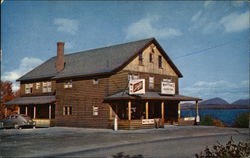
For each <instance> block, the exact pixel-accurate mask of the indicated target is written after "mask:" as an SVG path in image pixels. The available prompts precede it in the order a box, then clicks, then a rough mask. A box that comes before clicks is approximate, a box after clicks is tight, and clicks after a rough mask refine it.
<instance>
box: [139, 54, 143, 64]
mask: <svg viewBox="0 0 250 158" xmlns="http://www.w3.org/2000/svg"><path fill="white" fill-rule="evenodd" d="M139 65H143V56H142V52H140V53H139Z"/></svg>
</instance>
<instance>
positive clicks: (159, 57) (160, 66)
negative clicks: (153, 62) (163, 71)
mask: <svg viewBox="0 0 250 158" xmlns="http://www.w3.org/2000/svg"><path fill="white" fill-rule="evenodd" d="M158 67H159V68H162V56H160V55H159V56H158Z"/></svg>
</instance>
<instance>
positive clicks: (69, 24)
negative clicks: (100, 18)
mask: <svg viewBox="0 0 250 158" xmlns="http://www.w3.org/2000/svg"><path fill="white" fill-rule="evenodd" d="M54 24H56V25H57V31H59V32H66V33H69V34H75V33H76V32H77V31H78V27H79V23H78V21H77V20H74V19H67V18H56V19H55V20H54Z"/></svg>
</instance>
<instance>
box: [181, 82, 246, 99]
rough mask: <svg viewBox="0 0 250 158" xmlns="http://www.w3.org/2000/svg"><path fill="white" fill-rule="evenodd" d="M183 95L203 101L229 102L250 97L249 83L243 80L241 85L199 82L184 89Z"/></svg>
mask: <svg viewBox="0 0 250 158" xmlns="http://www.w3.org/2000/svg"><path fill="white" fill-rule="evenodd" d="M182 92H183V94H184V95H185V94H186V95H190V96H194V97H199V98H202V99H209V98H214V97H221V98H223V99H225V100H227V101H229V102H233V101H235V100H238V99H245V98H248V97H249V81H248V80H243V81H240V82H239V83H232V82H229V81H225V80H220V81H214V82H205V81H199V82H196V83H194V84H193V85H192V86H191V87H184V88H183V89H182Z"/></svg>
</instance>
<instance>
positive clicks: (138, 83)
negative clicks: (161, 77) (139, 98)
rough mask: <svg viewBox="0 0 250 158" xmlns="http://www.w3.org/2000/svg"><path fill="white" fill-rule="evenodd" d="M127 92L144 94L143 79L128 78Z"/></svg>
mask: <svg viewBox="0 0 250 158" xmlns="http://www.w3.org/2000/svg"><path fill="white" fill-rule="evenodd" d="M129 94H145V79H136V80H130V81H129Z"/></svg>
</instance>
